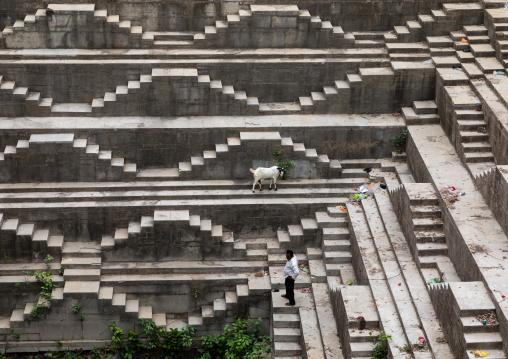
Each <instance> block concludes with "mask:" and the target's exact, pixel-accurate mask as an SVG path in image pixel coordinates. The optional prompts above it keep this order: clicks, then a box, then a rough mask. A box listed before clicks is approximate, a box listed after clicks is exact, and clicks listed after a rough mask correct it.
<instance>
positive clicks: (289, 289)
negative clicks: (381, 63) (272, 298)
mask: <svg viewBox="0 0 508 359" xmlns="http://www.w3.org/2000/svg"><path fill="white" fill-rule="evenodd" d="M284 284H285V285H286V298H287V299H289V303H290V304H293V305H294V304H295V281H294V280H293V279H292V278H289V277H287V278H286V281H285V283H284Z"/></svg>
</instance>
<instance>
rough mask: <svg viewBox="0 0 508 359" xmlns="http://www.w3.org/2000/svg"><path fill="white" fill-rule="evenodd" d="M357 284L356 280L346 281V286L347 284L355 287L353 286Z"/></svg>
mask: <svg viewBox="0 0 508 359" xmlns="http://www.w3.org/2000/svg"><path fill="white" fill-rule="evenodd" d="M355 283H356V279H348V280H347V281H346V284H347V285H353V284H355Z"/></svg>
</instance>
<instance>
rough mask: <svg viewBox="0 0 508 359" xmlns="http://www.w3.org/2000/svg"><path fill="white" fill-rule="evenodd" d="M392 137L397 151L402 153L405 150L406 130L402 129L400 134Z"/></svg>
mask: <svg viewBox="0 0 508 359" xmlns="http://www.w3.org/2000/svg"><path fill="white" fill-rule="evenodd" d="M392 139H393V144H394V145H395V148H396V149H397V152H398V153H402V152H404V151H405V150H406V143H407V130H402V133H401V134H399V135H395V136H393V138H392Z"/></svg>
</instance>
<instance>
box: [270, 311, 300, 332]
mask: <svg viewBox="0 0 508 359" xmlns="http://www.w3.org/2000/svg"><path fill="white" fill-rule="evenodd" d="M273 327H274V328H297V329H299V328H300V316H299V315H298V314H274V315H273Z"/></svg>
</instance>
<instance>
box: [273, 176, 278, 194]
mask: <svg viewBox="0 0 508 359" xmlns="http://www.w3.org/2000/svg"><path fill="white" fill-rule="evenodd" d="M273 186H274V187H275V190H276V191H277V178H274V179H273Z"/></svg>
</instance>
